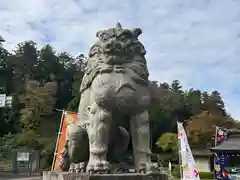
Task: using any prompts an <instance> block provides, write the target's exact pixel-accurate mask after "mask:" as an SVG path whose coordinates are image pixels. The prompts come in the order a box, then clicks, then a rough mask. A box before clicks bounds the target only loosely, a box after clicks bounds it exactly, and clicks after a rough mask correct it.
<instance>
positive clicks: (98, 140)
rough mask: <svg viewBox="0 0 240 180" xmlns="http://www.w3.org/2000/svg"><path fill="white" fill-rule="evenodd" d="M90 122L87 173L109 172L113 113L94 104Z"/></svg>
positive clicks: (91, 108)
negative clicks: (108, 155)
mask: <svg viewBox="0 0 240 180" xmlns="http://www.w3.org/2000/svg"><path fill="white" fill-rule="evenodd" d="M89 121H90V122H89V123H90V124H89V127H88V137H89V151H90V154H89V155H90V156H89V161H88V165H87V171H88V172H101V171H108V170H109V167H108V162H107V153H108V145H109V136H110V128H111V123H112V113H111V112H109V111H107V110H105V109H103V108H102V107H100V106H99V105H97V104H96V103H94V104H93V105H91V107H90V113H89Z"/></svg>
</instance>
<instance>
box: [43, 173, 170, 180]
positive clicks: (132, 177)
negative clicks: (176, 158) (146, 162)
mask: <svg viewBox="0 0 240 180" xmlns="http://www.w3.org/2000/svg"><path fill="white" fill-rule="evenodd" d="M43 180H168V176H167V175H166V174H161V173H154V174H137V173H127V174H94V175H89V174H85V173H81V174H77V173H69V172H61V173H55V172H43Z"/></svg>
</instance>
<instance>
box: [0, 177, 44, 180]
mask: <svg viewBox="0 0 240 180" xmlns="http://www.w3.org/2000/svg"><path fill="white" fill-rule="evenodd" d="M0 179H1V180H41V179H42V177H21V178H10V179H9V178H7V179H2V178H0Z"/></svg>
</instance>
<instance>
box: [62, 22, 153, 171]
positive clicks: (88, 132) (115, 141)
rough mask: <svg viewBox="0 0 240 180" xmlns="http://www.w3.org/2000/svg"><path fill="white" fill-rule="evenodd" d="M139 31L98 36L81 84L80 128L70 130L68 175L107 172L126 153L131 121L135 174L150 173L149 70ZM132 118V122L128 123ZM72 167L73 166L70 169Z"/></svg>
mask: <svg viewBox="0 0 240 180" xmlns="http://www.w3.org/2000/svg"><path fill="white" fill-rule="evenodd" d="M141 33H142V31H141V29H133V30H128V29H123V28H122V27H121V25H120V24H119V23H118V24H117V26H116V28H110V29H108V30H102V31H99V32H97V35H96V36H97V37H98V41H97V42H96V43H95V44H94V45H93V46H92V47H91V49H90V52H89V58H88V61H87V67H86V72H85V75H84V77H83V80H82V84H81V88H80V93H81V101H80V105H79V111H78V113H79V114H80V119H81V120H80V121H79V124H77V125H76V124H70V125H68V127H67V141H66V147H65V151H64V153H63V163H62V168H63V169H64V168H65V169H66V168H68V167H69V166H68V165H69V163H71V165H70V171H75V172H82V171H85V164H84V163H85V162H88V164H87V167H86V170H87V171H88V172H98V171H106V170H107V171H108V170H109V162H111V161H113V160H116V159H118V156H119V155H121V154H122V153H123V152H124V151H125V150H126V149H127V147H128V143H129V133H128V131H126V130H125V129H124V128H123V127H121V126H120V122H121V121H124V120H128V121H129V124H130V131H131V138H132V143H133V152H134V161H135V162H134V163H135V168H136V170H137V171H141V172H148V171H149V170H150V168H151V159H150V155H151V152H150V147H149V146H150V133H149V117H148V116H149V115H148V106H149V104H150V95H149V90H148V75H149V73H148V69H147V65H146V59H145V57H144V56H145V54H146V51H145V48H144V46H143V45H142V43H141V42H140V41H139V40H138V36H139V35H140V34H141ZM125 117H129V118H127V119H126V118H125ZM66 162H69V163H66Z"/></svg>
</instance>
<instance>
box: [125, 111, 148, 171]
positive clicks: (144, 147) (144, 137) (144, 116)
mask: <svg viewBox="0 0 240 180" xmlns="http://www.w3.org/2000/svg"><path fill="white" fill-rule="evenodd" d="M148 116H149V115H148V111H144V112H142V113H140V114H137V115H135V116H133V117H132V119H131V122H130V126H131V135H132V143H133V153H134V164H135V168H136V170H137V171H138V172H149V171H150V169H151V150H150V133H149V132H150V131H149V117H148Z"/></svg>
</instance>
